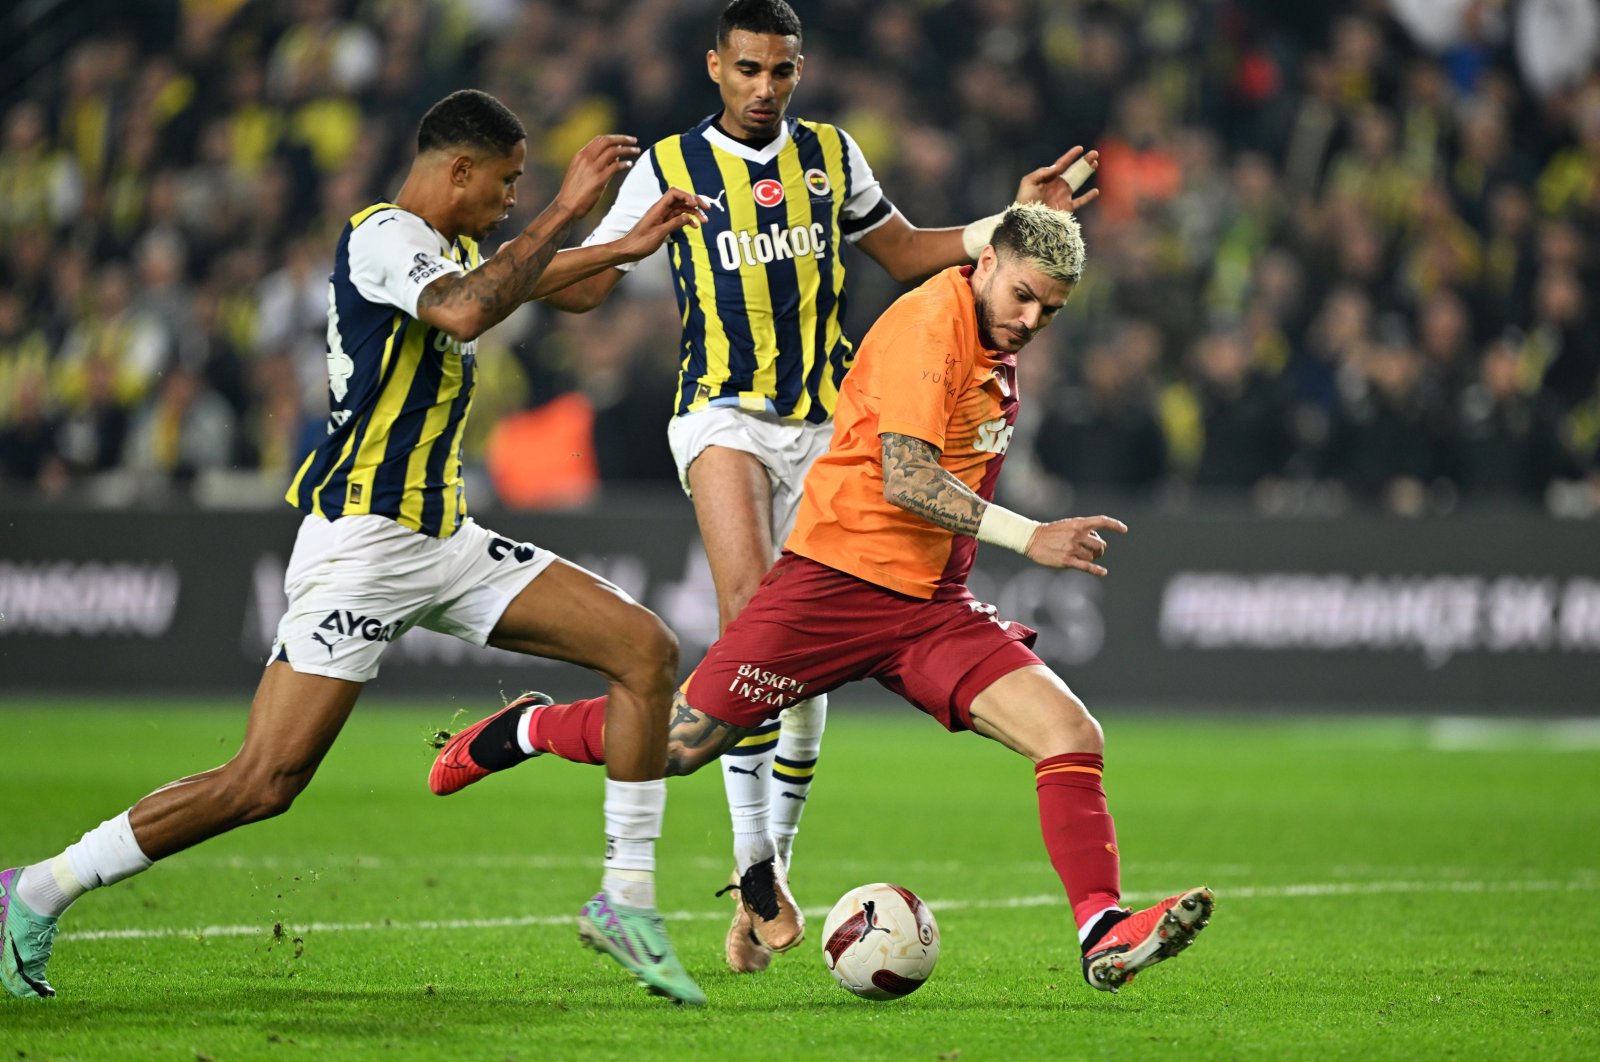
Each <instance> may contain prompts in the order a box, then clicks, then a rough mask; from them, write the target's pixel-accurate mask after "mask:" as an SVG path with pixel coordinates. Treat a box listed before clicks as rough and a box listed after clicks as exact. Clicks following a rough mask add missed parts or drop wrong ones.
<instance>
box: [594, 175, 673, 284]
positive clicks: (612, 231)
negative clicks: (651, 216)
mask: <svg viewBox="0 0 1600 1062" xmlns="http://www.w3.org/2000/svg"><path fill="white" fill-rule="evenodd" d="M660 198H661V178H660V177H659V176H657V173H656V158H655V149H654V148H652V149H650V150H648V151H645V152H644V153H643V154H641V155H640V156H639V158H638V159H637V161H635V162H634V164H633V167H632V168H631V169H629V170H628V175H627V176H626V177H624V178H622V184H621V185H620V186H618V188H617V201H616V202H614V203H612V204H611V209H610V210H608V211H606V216H605V217H603V218H601V219H600V224H598V225H596V226H595V227H594V231H593V232H591V233H589V235H588V236H586V237H584V240H583V243H582V244H580V245H579V246H582V247H592V246H594V245H595V244H597V243H610V242H611V241H612V240H615V239H618V238H619V237H622V236H626V235H627V234H628V230H629V229H631V228H633V226H634V225H635V224H637V223H638V221H639V219H640V218H642V217H644V212H645V211H646V210H649V209H650V207H651V206H652V205H653V204H654V203H655V201H656V200H657V199H660ZM660 253H661V251H660V250H659V249H658V250H657V251H656V252H655V254H660ZM650 257H654V255H651V256H650ZM647 260H648V259H641V261H647ZM638 264H639V263H638V262H622V263H620V264H618V265H617V266H616V268H617V269H620V270H622V271H623V272H624V273H628V272H632V271H633V269H634V268H635V267H636V266H638Z"/></svg>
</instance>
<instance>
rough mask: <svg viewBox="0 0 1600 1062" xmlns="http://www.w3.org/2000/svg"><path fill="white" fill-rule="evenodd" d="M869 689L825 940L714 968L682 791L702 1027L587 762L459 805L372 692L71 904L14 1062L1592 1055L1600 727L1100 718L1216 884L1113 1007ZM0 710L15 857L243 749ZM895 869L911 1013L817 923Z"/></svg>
mask: <svg viewBox="0 0 1600 1062" xmlns="http://www.w3.org/2000/svg"><path fill="white" fill-rule="evenodd" d="M870 696H873V694H872V692H871V691H870V690H869V689H867V688H866V687H861V688H859V691H846V692H845V693H843V694H841V695H839V696H837V697H836V698H835V709H834V712H833V716H832V719H831V720H830V726H829V730H828V735H827V737H826V739H825V741H824V744H823V758H822V763H821V766H820V770H819V775H818V781H817V783H816V786H815V787H814V791H813V796H812V799H811V801H810V807H809V810H808V812H807V815H806V818H805V821H804V823H803V825H802V830H801V835H800V841H799V845H798V847H797V850H796V865H795V868H794V874H793V878H794V885H795V890H796V893H797V895H798V896H799V898H800V899H801V902H802V903H803V904H804V905H805V906H806V907H807V908H808V911H809V913H810V915H811V919H812V930H813V934H812V938H811V939H808V940H807V941H806V943H805V944H803V945H802V946H801V947H800V948H799V949H797V950H796V951H794V952H791V953H789V954H788V955H785V956H780V957H779V958H778V960H777V961H776V962H775V963H774V964H773V967H772V969H770V970H769V971H768V972H766V973H765V974H761V975H759V976H754V977H735V976H734V975H733V974H731V973H729V972H728V971H727V970H726V968H725V967H724V966H723V963H722V936H723V931H724V929H725V927H726V922H727V917H728V913H729V909H728V906H727V901H726V900H719V899H714V898H713V897H712V893H713V892H714V891H715V890H716V889H717V888H718V887H719V886H721V885H722V884H723V882H724V881H725V878H726V873H727V867H728V861H729V860H728V849H729V842H728V835H727V812H726V809H725V807H724V805H723V803H722V794H721V790H722V785H721V779H720V774H719V773H718V772H716V771H713V770H706V771H703V772H702V773H701V774H699V775H697V776H695V777H692V778H688V779H682V780H678V781H674V782H672V783H671V784H670V790H669V791H670V794H671V796H670V799H669V801H668V808H667V832H666V836H665V837H664V838H663V840H662V842H661V845H660V868H659V875H658V877H659V888H660V895H661V906H662V909H663V910H664V911H668V912H672V916H671V917H672V921H671V923H670V925H671V931H672V933H673V936H674V939H675V941H676V942H677V945H678V948H679V950H680V953H681V954H682V956H683V959H684V962H685V964H686V965H687V966H688V967H689V969H690V970H691V972H692V973H694V974H695V975H696V976H697V977H698V979H699V980H700V983H701V984H702V986H703V987H704V988H705V989H706V991H707V993H708V994H709V996H710V997H711V1003H710V1005H709V1006H708V1007H706V1008H704V1009H701V1010H697V1011H690V1010H680V1009H676V1008H674V1007H673V1006H671V1005H670V1004H668V1003H666V1002H665V1001H662V1000H659V999H655V998H651V997H648V996H646V995H645V994H644V993H643V992H641V991H639V990H638V989H637V988H636V987H634V986H633V984H632V982H631V981H630V980H629V979H627V978H625V977H624V976H623V975H622V974H621V973H620V971H619V970H618V969H617V968H615V967H613V966H612V965H611V964H610V963H609V962H608V961H606V960H604V959H602V958H600V957H599V956H596V955H594V954H593V953H590V952H587V951H584V950H582V949H580V947H579V946H578V945H577V943H576V940H575V932H574V928H573V922H572V916H573V915H574V914H575V913H576V911H577V909H578V907H579V905H580V904H581V903H582V901H583V900H584V899H585V898H586V897H587V896H588V895H589V894H590V893H591V892H592V891H593V889H594V888H595V886H596V884H597V882H598V878H599V859H598V855H599V851H600V847H601V844H602V843H603V842H602V841H601V823H600V795H601V774H600V772H599V771H597V770H594V769H592V768H582V767H575V766H572V765H568V764H564V763H559V762H554V761H553V760H551V759H548V758H547V759H542V760H538V761H535V762H533V763H531V764H529V765H527V766H524V767H522V768H519V769H518V770H517V771H515V772H513V773H512V774H509V775H506V776H504V777H501V778H496V779H492V780H490V781H488V782H485V783H483V784H481V785H479V786H476V787H474V788H473V789H470V790H468V791H466V792H464V793H461V794H459V795H457V796H455V797H452V798H449V799H445V800H441V799H439V798H437V797H434V796H432V795H431V794H430V793H429V792H428V791H427V787H426V781H425V779H426V771H427V766H428V764H429V762H430V759H431V752H430V751H429V750H428V749H427V748H426V747H425V746H424V743H423V737H424V734H425V732H426V730H427V729H428V728H429V727H430V726H438V725H441V724H444V723H447V722H449V719H450V711H449V709H447V708H434V709H427V708H419V707H417V706H415V705H410V706H398V707H397V706H396V703H395V701H394V699H393V698H392V697H385V696H384V695H383V694H382V693H381V691H373V692H372V693H371V694H369V697H368V700H367V701H366V702H365V703H364V704H363V705H362V707H361V708H360V709H358V710H357V712H356V715H355V717H354V719H353V720H352V721H351V723H350V725H349V727H348V728H347V730H346V732H345V734H344V735H343V737H342V738H341V740H340V742H339V744H338V745H337V746H336V747H335V749H334V751H333V753H332V754H331V755H330V756H329V758H328V760H327V762H326V763H325V764H324V766H323V769H322V771H321V773H320V774H319V776H318V778H317V779H316V781H315V782H314V783H313V784H312V786H311V788H310V789H309V790H308V791H307V793H306V794H305V795H304V796H303V797H302V798H301V800H300V802H299V803H298V804H297V805H296V806H295V808H294V809H293V810H292V811H291V812H290V813H289V814H288V815H286V816H284V817H282V818H279V819H276V820H273V821H271V822H267V823H262V824H259V825H256V826H252V827H248V828H246V829H243V830H240V831H237V832H235V833H233V834H230V835H228V836H225V837H222V838H219V839H218V840H216V841H213V842H211V843H209V844H207V845H204V846H202V847H200V848H198V849H195V850H192V851H190V852H187V853H183V854H181V855H178V856H176V857H174V858H172V859H170V860H168V861H166V862H165V863H163V864H162V865H160V866H158V867H156V868H155V869H153V870H152V871H150V872H148V873H146V874H144V875H142V876H140V877H137V878H135V879H133V880H131V881H128V882H125V883H123V884H121V885H118V886H116V887H114V888H110V889H106V890H103V891H101V892H99V893H96V894H94V895H91V896H88V897H85V898H84V899H83V900H82V901H81V902H80V903H79V904H78V905H77V906H76V907H75V908H74V909H73V910H72V911H70V912H69V913H68V915H67V917H66V918H65V919H63V930H62V936H61V938H60V940H59V943H58V945H57V948H56V956H55V959H54V961H53V963H52V965H51V969H50V975H51V979H52V981H53V982H54V983H55V985H56V987H57V989H58V990H59V991H60V993H61V994H60V996H59V997H58V998H56V999H54V1000H50V1001H46V1002H40V1001H21V1000H13V999H9V998H0V1056H3V1057H7V1058H27V1059H41V1058H170V1059H215V1060H219V1062H220V1060H225V1059H239V1058H272V1059H278V1058H284V1059H288V1058H340V1059H347V1058H378V1057H385V1058H388V1057H403V1058H427V1059H442V1058H458V1057H459V1058H488V1059H507V1058H513V1059H546V1058H573V1057H617V1058H632V1059H656V1058H688V1057H702V1058H730V1059H731V1058H738V1059H752V1058H762V1057H771V1058H783V1059H800V1058H848V1059H859V1058H893V1059H930V1060H934V1059H944V1060H950V1059H956V1058H959V1059H962V1060H963V1062H973V1060H981V1059H1005V1060H1008V1062H1014V1060H1020V1059H1034V1058H1079V1057H1124V1058H1147V1057H1171V1058H1183V1059H1188V1058H1315V1059H1325V1058H1352V1059H1353V1058H1363V1059H1365V1058H1372V1057H1380V1058H1406V1059H1410V1058H1433V1057H1454V1058H1495V1059H1499V1058H1526V1057H1546V1058H1594V1057H1597V1056H1600V1003H1597V999H1600V950H1597V947H1596V943H1597V938H1600V916H1597V913H1596V912H1597V903H1600V752H1597V751H1596V744H1595V743H1594V742H1593V740H1592V738H1593V736H1594V735H1593V731H1592V730H1589V731H1585V730H1583V729H1581V728H1576V729H1575V728H1572V727H1567V728H1565V729H1563V728H1562V727H1560V726H1556V725H1553V724H1552V725H1550V726H1543V727H1541V726H1529V727H1509V728H1504V729H1493V730H1491V732H1489V733H1488V734H1487V736H1485V735H1482V734H1475V733H1474V732H1473V731H1472V730H1471V729H1470V728H1466V729H1463V728H1462V727H1459V726H1441V725H1440V724H1438V723H1435V722H1429V721H1426V720H1402V719H1381V720H1375V719H1352V720H1346V721H1333V720H1329V719H1307V720H1272V719H1267V718H1228V719H1222V718H1211V717H1176V716H1161V717H1156V716H1151V715H1119V714H1118V713H1116V712H1114V711H1102V712H1101V713H1100V714H1101V716H1102V721H1103V722H1104V723H1105V726H1106V731H1107V739H1108V746H1109V757H1108V760H1109V763H1108V771H1107V783H1108V788H1109V792H1110V795H1111V807H1112V810H1113V811H1114V812H1115V813H1116V815H1117V823H1118V829H1119V835H1120V836H1119V842H1120V846H1121V848H1122V850H1123V856H1124V859H1125V861H1126V862H1125V863H1124V865H1123V884H1124V888H1125V889H1126V890H1127V893H1128V894H1129V898H1130V899H1131V900H1134V901H1139V902H1149V900H1151V899H1152V898H1156V897H1159V896H1161V895H1165V894H1166V893H1167V892H1170V891H1174V890H1177V889H1179V888H1182V887H1186V886H1190V885H1195V884H1201V883H1205V884H1209V885H1211V886H1212V887H1213V888H1214V889H1215V890H1216V892H1217V896H1218V910H1217V914H1216V916H1215V918H1214V919H1213V920H1212V924H1211V927H1210V928H1209V929H1208V930H1206V932H1205V933H1203V934H1202V935H1201V936H1200V938H1199V940H1198V941H1197V943H1196V944H1195V946H1194V947H1193V948H1191V949H1190V950H1189V951H1188V952H1186V953H1185V954H1184V955H1183V956H1181V957H1180V958H1178V959H1176V960H1174V961H1172V962H1169V963H1167V964H1165V965H1163V966H1161V967H1158V968H1157V969H1155V970H1152V971H1150V972H1148V973H1147V974H1145V975H1144V976H1143V977H1141V978H1140V979H1139V980H1138V981H1137V982H1135V983H1134V984H1132V985H1130V986H1129V987H1128V988H1127V989H1125V990H1124V991H1123V992H1122V993H1121V994H1120V995H1117V996H1109V995H1104V994H1101V993H1098V992H1094V991H1092V990H1090V989H1089V988H1088V987H1087V986H1086V985H1085V984H1084V983H1083V979H1082V976H1081V974H1080V973H1079V968H1078V958H1077V947H1076V938H1075V935H1074V933H1073V929H1072V926H1071V919H1070V913H1069V911H1068V909H1067V907H1066V905H1065V903H1064V902H1063V899H1062V895H1061V888H1060V885H1059V883H1058V881H1057V879H1056V877H1055V875H1054V873H1053V872H1052V871H1051V869H1050V866H1049V864H1048V862H1047V861H1046V859H1045V855H1044V851H1043V845H1042V844H1041V842H1040V840H1039V836H1038V822H1037V817H1036V812H1035V804H1034V796H1033V788H1032V784H1031V783H1032V779H1031V773H1030V771H1029V770H1028V767H1027V765H1026V764H1025V763H1023V762H1022V761H1021V760H1019V759H1018V758H1017V757H1015V756H1014V755H1012V754H1011V753H1008V752H1006V751H1005V750H1004V749H1002V748H1000V747H998V746H995V745H993V744H991V743H989V742H986V741H984V740H982V739H980V738H976V737H974V736H972V735H960V736H950V735H946V734H944V733H943V732H942V731H940V730H939V728H938V727H937V726H935V725H933V724H931V723H929V722H928V721H927V720H924V719H922V718H920V717H919V716H917V715H916V713H915V712H913V711H911V710H910V709H903V710H897V711H861V710H857V709H856V707H855V706H857V705H859V704H860V702H861V700H862V699H863V698H865V697H870ZM7 700H8V702H9V703H8V705H7V707H6V708H5V709H4V710H0V727H3V731H0V732H3V734H4V743H3V744H4V749H5V757H4V764H5V788H4V792H5V801H6V803H5V809H6V810H5V814H4V828H3V830H0V866H4V865H12V864H15V863H17V862H19V861H26V860H33V859H38V858H42V857H44V856H46V855H48V854H50V853H53V852H55V851H58V850H59V849H60V848H61V847H62V846H63V845H64V844H65V843H67V842H69V841H71V840H75V839H76V838H77V836H78V834H79V833H80V832H81V831H82V830H84V829H85V828H87V827H88V826H90V825H93V824H94V823H96V822H98V821H100V820H101V819H103V818H106V817H108V816H110V815H113V814H115V813H117V812H119V811H120V810H121V809H123V808H125V807H126V806H128V805H129V804H130V803H132V802H133V801H134V800H135V799H137V798H138V797H139V796H141V795H142V794H143V793H145V792H146V791H148V790H149V789H151V788H153V787H154V786H155V785H157V784H159V783H161V782H164V781H166V780H168V779H170V778H173V777H176V776H178V775H181V774H185V773H190V772H193V771H197V770H202V769H204V768H207V767H210V766H213V765H215V764H216V763H219V762H221V761H222V760H224V759H226V758H227V756H228V755H230V754H231V752H232V751H233V749H234V748H235V747H236V746H237V743H238V740H239V736H240V734H241V733H242V724H243V715H244V712H243V707H242V704H243V698H241V699H240V702H239V703H237V704H231V705H230V704H225V703H218V704H204V705H194V704H182V705H178V706H172V705H162V704H156V703H151V702H138V703H135V702H128V703H126V704H118V705H114V706H112V707H104V706H103V705H101V704H98V703H97V705H86V704H82V703H76V702H68V701H19V700H18V699H16V698H7ZM484 707H487V705H485V706H484ZM478 714H479V713H478V712H477V711H476V710H474V711H472V713H471V714H470V715H468V716H464V717H463V718H462V719H461V720H460V722H466V721H469V720H470V719H472V718H476V717H477V715H478ZM458 725H459V724H458ZM1563 734H1565V735H1567V737H1568V738H1569V739H1571V738H1572V737H1573V735H1576V736H1577V740H1575V741H1574V740H1567V741H1565V742H1563V741H1562V740H1560V739H1561V737H1562V735H1563ZM1573 746H1576V747H1573ZM875 880H889V881H895V882H898V883H900V884H903V885H906V886H908V887H910V888H912V889H914V890H916V891H917V892H918V893H920V894H921V895H922V896H923V897H924V898H926V899H927V900H929V901H930V902H931V903H932V904H933V906H934V908H935V911H936V914H937V916H938V919H939V924H940V928H941V931H942V936H943V956H942V958H941V960H940V963H939V968H938V969H937V970H936V972H935V973H934V976H933V979H932V980H931V981H930V982H929V983H928V985H927V986H926V987H925V988H923V989H922V990H921V991H920V992H918V993H916V994H915V995H913V996H910V997H908V998H906V999H904V1000H900V1001H897V1002H892V1003H869V1002H865V1001H861V1000H857V999H856V998H854V997H853V996H850V995H849V994H848V993H846V992H845V991H843V990H842V989H840V988H838V987H836V986H835V985H834V984H833V982H832V980H831V979H830V978H829V976H828V974H827V972H826V971H825V969H824V968H823V965H822V962H821V958H820V948H819V942H818V941H817V940H816V939H815V938H816V935H817V934H819V933H820V927H821V920H822V915H823V913H824V912H825V911H826V909H827V908H828V906H829V905H831V903H832V902H833V900H834V899H836V898H837V897H838V896H839V895H840V894H841V893H843V892H844V891H845V890H846V889H848V888H850V887H852V886H855V885H858V884H862V883H865V882H868V881H875Z"/></svg>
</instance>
